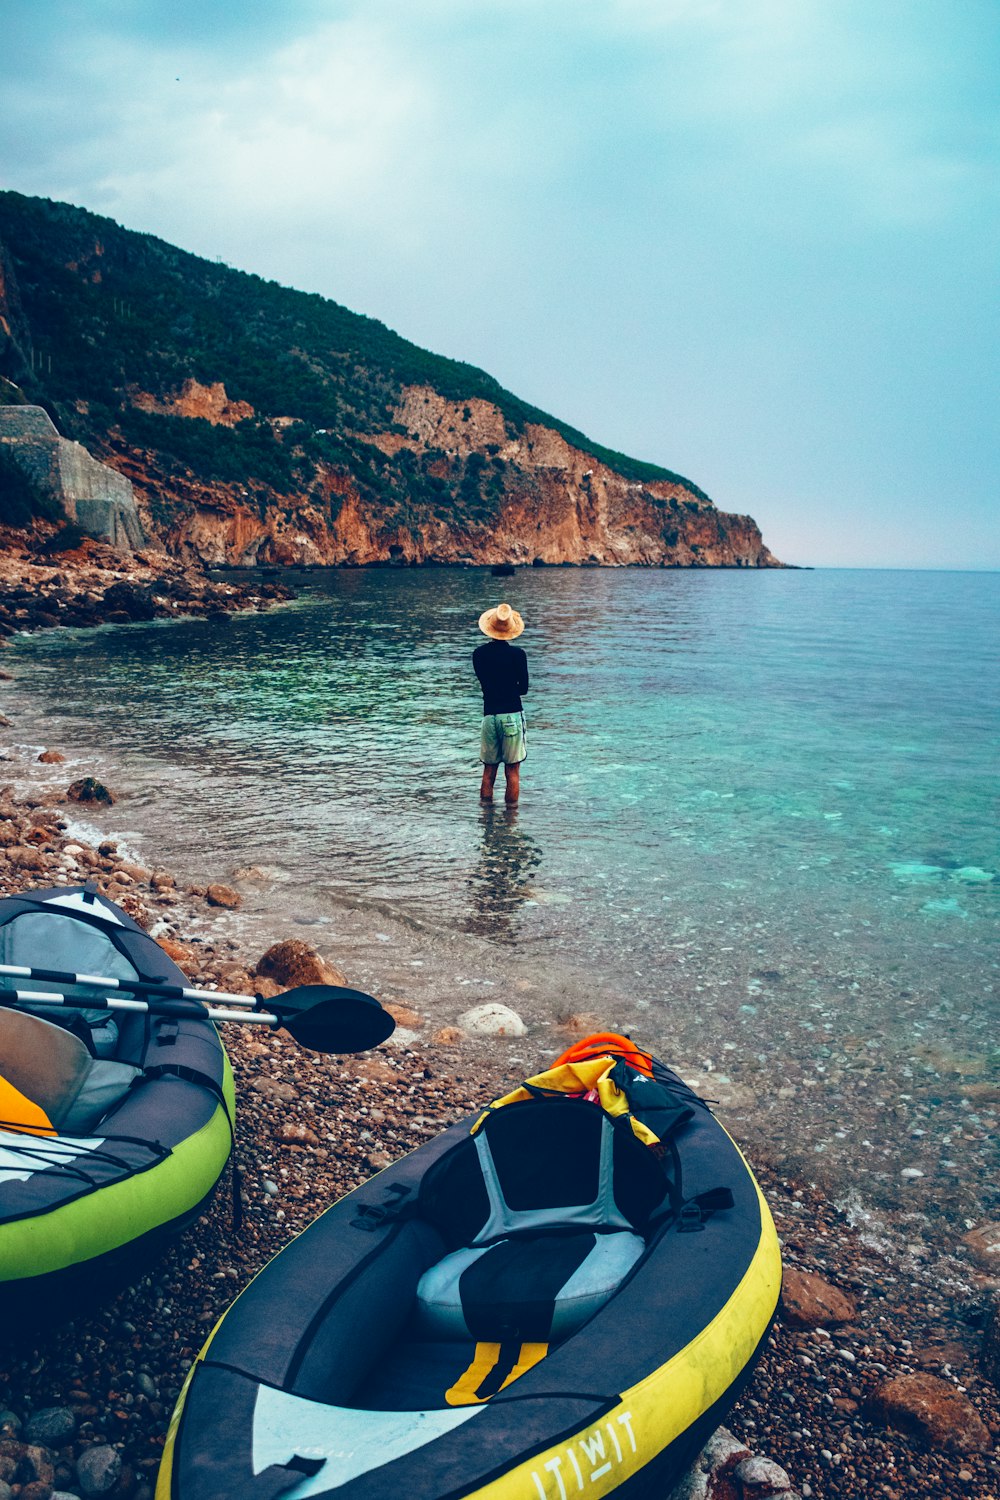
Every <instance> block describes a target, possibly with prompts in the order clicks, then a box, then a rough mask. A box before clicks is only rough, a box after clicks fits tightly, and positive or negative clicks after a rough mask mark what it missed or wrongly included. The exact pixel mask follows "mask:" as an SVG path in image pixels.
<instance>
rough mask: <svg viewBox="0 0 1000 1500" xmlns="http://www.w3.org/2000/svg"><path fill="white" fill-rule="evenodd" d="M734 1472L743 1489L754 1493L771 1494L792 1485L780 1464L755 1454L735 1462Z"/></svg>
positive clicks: (789, 1487)
mask: <svg viewBox="0 0 1000 1500" xmlns="http://www.w3.org/2000/svg"><path fill="white" fill-rule="evenodd" d="M734 1473H735V1475H736V1478H737V1479H738V1480H739V1481H740V1484H741V1485H742V1486H743V1489H744V1491H746V1490H750V1491H752V1493H753V1494H754V1495H761V1496H763V1495H773V1494H775V1493H776V1492H777V1493H781V1492H782V1491H785V1490H790V1489H791V1487H792V1481H791V1480H790V1479H789V1477H788V1475H787V1474H786V1473H785V1471H784V1469H783V1468H782V1467H781V1466H780V1464H776V1463H774V1462H772V1460H771V1459H769V1458H761V1457H759V1455H757V1454H754V1456H753V1457H752V1458H745V1459H744V1460H743V1462H742V1463H741V1464H737V1465H736V1468H735V1470H734Z"/></svg>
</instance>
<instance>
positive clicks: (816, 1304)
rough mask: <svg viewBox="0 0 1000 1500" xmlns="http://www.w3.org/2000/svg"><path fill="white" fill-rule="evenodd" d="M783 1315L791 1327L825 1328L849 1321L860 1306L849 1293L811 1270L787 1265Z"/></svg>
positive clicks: (782, 1297) (783, 1283)
mask: <svg viewBox="0 0 1000 1500" xmlns="http://www.w3.org/2000/svg"><path fill="white" fill-rule="evenodd" d="M781 1309H782V1312H781V1316H782V1321H783V1322H785V1323H787V1324H788V1326H789V1327H790V1328H823V1327H825V1326H826V1325H827V1324H828V1323H850V1322H852V1321H853V1319H854V1318H855V1317H856V1316H857V1308H856V1307H855V1305H854V1302H853V1301H852V1299H851V1298H850V1297H848V1295H847V1293H846V1292H842V1291H841V1290H840V1289H839V1287H835V1286H831V1285H830V1283H829V1282H828V1281H824V1280H823V1278H822V1276H816V1275H815V1274H814V1273H813V1272H811V1271H797V1270H796V1269H795V1268H794V1267H793V1266H786V1267H785V1270H784V1274H783V1276H782V1282H781Z"/></svg>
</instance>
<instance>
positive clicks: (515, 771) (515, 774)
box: [503, 766, 521, 807]
mask: <svg viewBox="0 0 1000 1500" xmlns="http://www.w3.org/2000/svg"><path fill="white" fill-rule="evenodd" d="M503 769H504V775H505V777H506V778H507V784H506V786H505V787H504V794H503V800H504V801H505V802H506V804H507V806H508V807H513V805H514V803H515V802H516V801H517V799H518V797H519V796H520V793H521V767H520V766H504V768H503Z"/></svg>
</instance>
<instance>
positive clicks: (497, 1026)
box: [458, 1000, 528, 1036]
mask: <svg viewBox="0 0 1000 1500" xmlns="http://www.w3.org/2000/svg"><path fill="white" fill-rule="evenodd" d="M458 1024H459V1026H461V1028H462V1030H463V1031H467V1032H468V1033H469V1035H470V1036H524V1035H525V1033H526V1032H527V1030H528V1028H527V1026H525V1024H524V1022H523V1021H522V1020H521V1017H520V1016H519V1015H518V1013H517V1011H516V1010H511V1008H510V1006H509V1005H501V1004H499V1002H498V1001H496V1000H489V1001H487V1002H486V1004H485V1005H474V1006H473V1007H472V1009H471V1010H467V1011H463V1013H462V1014H461V1015H460V1016H459V1018H458Z"/></svg>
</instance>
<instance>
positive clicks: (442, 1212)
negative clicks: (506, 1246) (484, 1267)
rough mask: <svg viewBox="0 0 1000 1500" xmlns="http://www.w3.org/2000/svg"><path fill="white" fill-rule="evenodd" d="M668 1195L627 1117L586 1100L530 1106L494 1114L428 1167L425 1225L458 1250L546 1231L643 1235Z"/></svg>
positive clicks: (659, 1172)
mask: <svg viewBox="0 0 1000 1500" xmlns="http://www.w3.org/2000/svg"><path fill="white" fill-rule="evenodd" d="M666 1193H667V1179H666V1176H665V1173H664V1171H663V1168H662V1166H661V1165H660V1163H659V1161H658V1160H657V1159H656V1157H655V1155H654V1154H653V1152H652V1151H651V1150H650V1148H649V1147H648V1146H645V1145H643V1143H642V1142H641V1141H640V1140H639V1139H638V1138H637V1136H636V1135H635V1134H634V1133H633V1131H632V1128H631V1126H630V1124H629V1122H628V1120H627V1119H626V1118H624V1117H623V1118H621V1119H618V1120H613V1119H612V1118H611V1117H610V1116H609V1115H607V1114H606V1113H605V1112H604V1110H602V1109H601V1108H600V1107H599V1106H598V1105H596V1104H591V1103H589V1102H587V1101H585V1100H582V1099H573V1098H568V1099H567V1098H556V1099H548V1098H544V1099H530V1100H524V1101H522V1102H519V1103H516V1104H508V1105H505V1106H504V1107H503V1108H502V1109H495V1110H491V1111H490V1113H489V1114H488V1115H487V1117H486V1119H485V1121H484V1123H483V1124H482V1125H481V1126H480V1128H479V1130H478V1131H477V1132H476V1134H475V1135H474V1136H470V1137H469V1138H468V1139H466V1140H464V1141H462V1142H461V1143H460V1144H459V1145H458V1146H457V1147H455V1149H454V1150H453V1151H451V1152H449V1153H448V1155H447V1156H445V1157H443V1158H442V1159H441V1161H439V1162H438V1163H437V1164H436V1166H434V1167H432V1168H431V1170H430V1172H428V1174H427V1176H426V1178H425V1179H424V1183H423V1186H422V1188H421V1194H420V1216H421V1218H424V1219H427V1220H429V1221H430V1223H431V1224H433V1226H434V1228H435V1229H437V1231H438V1233H439V1234H441V1236H442V1238H443V1239H444V1240H445V1243H446V1244H448V1245H449V1246H450V1247H452V1248H457V1247H458V1246H460V1245H474V1244H483V1243H485V1242H486V1241H487V1240H489V1239H491V1238H495V1237H497V1236H498V1235H501V1234H509V1233H512V1232H521V1231H525V1230H536V1229H539V1228H543V1227H546V1226H548V1227H555V1226H561V1227H566V1228H568V1227H570V1226H571V1225H578V1226H580V1227H583V1226H589V1227H592V1228H593V1227H596V1228H598V1229H599V1230H604V1231H606V1230H609V1229H622V1230H625V1229H634V1230H637V1231H638V1232H639V1233H640V1234H641V1233H642V1232H643V1231H644V1229H645V1228H646V1226H647V1224H648V1222H649V1220H650V1218H651V1216H652V1215H653V1213H655V1211H656V1209H657V1208H658V1207H659V1206H660V1204H661V1203H662V1202H663V1199H664V1198H665V1196H666Z"/></svg>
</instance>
